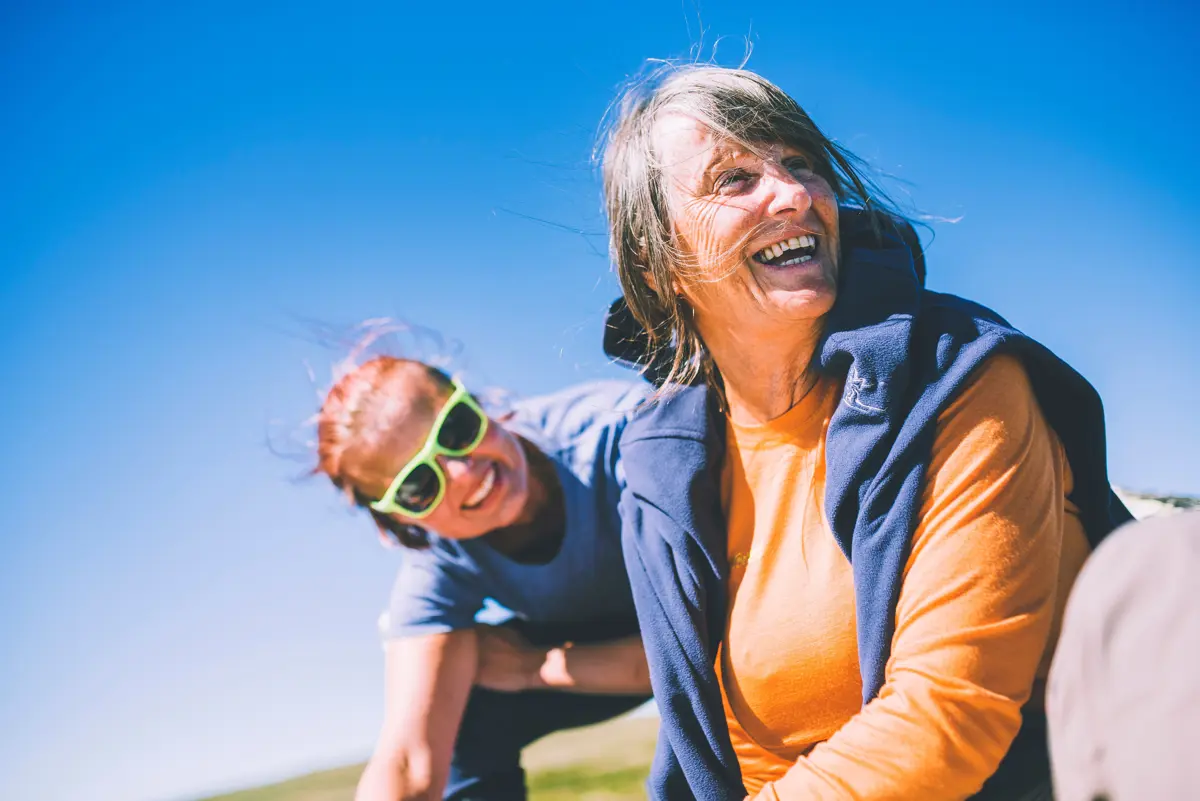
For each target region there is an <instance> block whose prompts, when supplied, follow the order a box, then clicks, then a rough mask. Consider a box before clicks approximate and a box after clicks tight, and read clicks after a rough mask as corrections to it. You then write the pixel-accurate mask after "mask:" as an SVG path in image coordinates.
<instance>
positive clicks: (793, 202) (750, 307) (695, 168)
mask: <svg viewBox="0 0 1200 801" xmlns="http://www.w3.org/2000/svg"><path fill="white" fill-rule="evenodd" d="M655 142H656V146H657V149H658V153H659V158H660V160H661V161H662V162H663V164H664V165H665V166H664V178H665V183H666V191H667V197H668V199H669V202H670V208H671V214H672V218H673V222H674V225H675V233H676V235H677V237H678V240H679V247H680V248H681V250H682V251H683V254H684V257H685V261H686V264H685V265H683V269H682V270H680V273H679V278H678V285H677V287H676V288H677V290H679V291H681V292H682V293H683V295H684V297H686V298H687V300H688V301H689V303H690V304H691V306H692V308H693V310H694V312H695V315H696V323H697V325H698V326H699V328H700V331H701V334H702V335H704V334H705V332H706V331H712V330H715V329H716V328H717V327H725V328H728V327H734V326H737V327H743V328H747V329H751V330H753V329H761V330H769V329H770V328H771V327H777V326H779V325H789V324H790V325H794V324H795V323H796V322H798V321H802V320H808V321H813V322H814V323H815V322H817V321H818V320H819V319H820V318H821V317H822V316H823V315H824V314H826V313H827V312H828V311H829V309H830V308H832V306H833V302H834V300H835V299H836V297H837V272H838V246H839V242H838V211H837V198H836V197H835V196H834V193H833V189H832V188H831V187H830V185H829V183H828V182H827V181H826V180H825V179H824V178H822V177H821V176H819V175H817V174H816V173H815V172H813V170H812V161H811V159H810V157H809V156H808V155H807V154H805V153H803V152H800V151H799V150H796V149H794V148H791V147H789V146H787V145H782V144H770V143H767V144H763V145H759V146H756V147H755V151H756V152H751V151H750V150H748V149H747V148H745V147H743V146H741V145H738V144H736V143H733V142H729V141H726V140H724V139H721V138H718V137H717V136H715V135H714V134H713V133H712V131H710V130H709V129H708V128H707V127H705V126H704V125H703V124H701V123H700V122H698V121H696V120H695V119H693V118H691V117H687V116H683V115H680V114H672V115H666V116H664V117H663V118H662V119H660V120H659V121H658V123H657V124H656V130H655ZM693 267H694V268H695V269H693ZM693 276H694V277H693ZM706 338H707V336H706Z"/></svg>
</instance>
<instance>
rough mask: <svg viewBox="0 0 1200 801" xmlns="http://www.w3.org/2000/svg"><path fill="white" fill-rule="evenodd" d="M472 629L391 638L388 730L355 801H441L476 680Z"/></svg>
mask: <svg viewBox="0 0 1200 801" xmlns="http://www.w3.org/2000/svg"><path fill="white" fill-rule="evenodd" d="M477 659H478V656H477V642H476V635H475V632H474V631H473V630H470V629H466V630H460V631H452V632H449V633H440V634H428V635H424V636H419V637H406V638H402V639H397V640H392V641H391V642H389V643H388V646H387V656H386V663H385V668H384V672H385V677H384V680H385V693H384V695H385V704H386V706H385V710H384V720H383V730H382V731H381V732H380V735H379V742H378V743H377V744H376V746H375V753H374V754H373V755H372V756H371V759H370V761H369V762H368V763H367V767H366V769H365V770H364V771H363V775H362V778H361V779H360V780H359V783H358V791H357V792H356V794H355V801H437V800H438V799H440V798H441V797H442V790H443V788H444V787H445V784H446V780H447V777H448V775H449V772H450V759H451V756H452V754H453V750H454V741H455V738H456V737H457V736H458V727H459V724H460V723H461V722H462V716H463V710H464V709H465V708H466V704H467V697H468V696H469V695H470V692H471V686H472V684H473V683H474V680H475V667H476V662H477Z"/></svg>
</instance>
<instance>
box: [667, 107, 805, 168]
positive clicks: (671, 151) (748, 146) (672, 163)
mask: <svg viewBox="0 0 1200 801" xmlns="http://www.w3.org/2000/svg"><path fill="white" fill-rule="evenodd" d="M654 145H655V149H656V150H657V151H658V154H659V160H660V162H661V163H662V165H663V166H664V167H665V168H666V169H667V170H668V171H670V172H674V173H676V174H679V173H686V172H698V173H702V172H704V171H705V170H708V169H711V168H712V167H714V166H717V165H720V164H723V163H725V162H730V161H737V160H739V159H743V158H752V159H763V158H769V157H776V158H778V157H779V156H781V155H785V154H791V153H799V152H800V150H799V148H796V147H794V146H792V145H791V144H789V143H787V142H784V141H782V140H777V141H771V142H753V143H749V142H743V141H741V140H738V139H735V138H733V137H730V136H727V135H725V134H722V133H718V132H717V131H714V130H713V129H712V128H711V127H709V126H708V125H707V124H705V123H704V122H703V121H702V120H698V119H696V118H695V117H690V116H688V115H685V114H677V113H676V114H664V115H663V116H662V117H660V118H659V119H658V121H657V123H656V124H655V128H654Z"/></svg>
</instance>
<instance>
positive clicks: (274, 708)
mask: <svg viewBox="0 0 1200 801" xmlns="http://www.w3.org/2000/svg"><path fill="white" fill-rule="evenodd" d="M104 5H105V8H104V9H103V10H97V8H96V6H97V4H75V3H54V4H50V3H40V4H34V3H25V4H23V7H21V5H18V4H7V5H6V6H5V7H4V9H3V10H2V11H0V143H2V144H3V147H0V243H2V244H0V365H3V369H4V371H5V375H6V378H5V380H4V391H3V392H2V393H0V419H3V420H4V421H5V422H6V431H7V437H6V440H5V448H4V458H3V459H2V460H0V479H2V481H0V486H2V487H3V490H2V491H3V493H4V497H3V500H4V503H3V508H4V510H5V511H4V515H3V518H0V519H2V521H3V528H2V531H3V540H2V542H3V548H4V557H3V559H2V560H0V640H2V641H3V642H4V643H5V658H4V659H3V660H0V719H3V720H5V721H6V724H7V725H6V726H5V727H4V732H3V733H2V734H0V738H3V740H2V741H0V776H3V779H0V790H2V792H0V795H3V796H4V797H12V798H35V797H36V798H40V799H45V801H60V800H63V801H65V800H66V799H87V801H110V800H112V801H115V800H117V799H120V801H143V800H144V801H156V800H157V799H172V798H186V797H189V796H195V795H198V794H202V793H204V792H206V791H210V790H218V789H222V788H227V787H235V786H239V785H243V784H247V783H255V782H257V781H259V780H263V779H270V778H275V777H280V776H285V775H288V774H291V773H293V772H296V771H300V770H304V769H308V768H312V767H319V766H324V765H329V764H337V763H339V762H342V761H348V760H351V759H357V758H361V757H363V756H365V754H366V753H367V751H368V749H369V747H370V744H371V742H372V740H373V738H374V735H375V732H376V727H377V725H378V723H379V719H380V702H381V684H380V678H381V670H380V668H381V661H380V653H379V648H378V643H377V642H376V639H375V633H374V620H375V617H376V615H377V613H378V612H379V610H380V608H381V607H382V604H383V602H384V599H385V597H386V594H387V590H388V587H389V584H390V581H391V577H392V575H393V573H394V571H395V568H396V565H397V559H398V558H399V557H398V555H397V554H395V553H391V552H384V551H382V550H380V549H379V548H378V547H377V546H376V544H375V541H374V536H373V534H372V533H371V531H370V526H369V524H368V523H367V522H366V521H364V520H363V519H361V518H360V517H358V516H356V515H354V514H352V513H351V512H349V511H347V510H346V509H345V508H344V507H343V506H342V505H341V504H340V502H339V500H338V499H337V497H336V495H335V494H334V493H333V492H332V491H331V490H330V489H329V488H328V487H326V486H324V485H323V484H322V483H321V482H319V481H311V482H307V483H299V484H297V483H296V482H294V481H292V480H291V478H292V477H293V476H295V474H296V473H297V465H296V464H294V463H290V462H287V461H284V460H281V459H279V458H277V457H276V456H273V455H272V454H271V453H270V452H269V451H268V449H267V448H266V447H265V446H264V438H265V436H266V434H267V432H268V430H270V421H272V420H276V419H280V420H285V421H290V422H293V423H295V422H299V421H300V420H302V419H304V418H305V417H307V416H308V415H309V414H311V413H312V412H313V411H314V410H315V406H316V395H315V393H314V390H315V388H316V387H314V385H313V384H312V383H311V382H310V380H309V379H308V377H307V375H306V372H305V366H304V365H305V363H306V361H307V362H310V363H312V364H313V366H314V368H315V369H316V370H317V375H318V379H319V381H318V383H319V384H320V383H322V382H324V381H326V380H327V379H328V375H329V372H328V370H329V365H330V363H331V361H332V360H333V359H334V358H336V355H337V354H335V353H332V352H330V351H328V350H325V349H322V348H320V347H318V346H317V345H315V344H314V343H313V342H312V341H311V339H309V338H306V337H305V336H303V335H302V331H303V326H301V325H300V324H299V323H298V322H297V321H298V320H302V319H315V320H320V321H324V322H329V323H333V324H338V325H348V324H352V323H354V322H357V321H359V320H362V319H364V318H368V317H375V316H380V315H392V316H398V317H401V318H404V319H406V320H409V321H411V322H414V323H419V324H421V325H424V326H428V327H430V328H432V329H434V330H436V331H438V332H440V333H441V334H443V335H444V336H446V337H448V338H453V339H457V340H459V341H461V342H462V343H464V345H465V358H463V359H461V360H460V362H459V364H460V365H462V366H468V367H469V368H470V372H469V373H468V374H469V375H470V376H471V377H472V378H473V379H474V380H475V382H476V383H481V382H482V383H487V384H491V385H499V386H504V387H507V388H509V389H511V390H514V391H516V392H518V393H523V394H529V393H535V392H539V391H542V390H548V389H552V388H554V387H557V386H560V385H563V384H565V383H567V382H570V381H574V380H581V379H585V378H594V377H599V376H614V375H619V374H620V373H619V371H618V370H617V369H616V368H614V367H611V366H609V365H606V364H605V361H604V359H603V357H602V355H601V354H600V352H599V341H600V324H601V320H602V314H603V310H604V308H605V306H606V304H607V302H608V301H609V300H610V298H611V297H612V296H614V295H615V294H616V285H615V282H614V280H613V278H612V277H611V275H610V274H609V271H608V264H607V259H606V258H605V257H604V256H603V255H602V254H603V252H604V247H605V244H604V239H603V236H602V232H603V229H604V221H603V218H602V217H601V214H600V199H599V189H598V185H597V182H596V176H595V172H594V170H593V169H592V168H591V166H590V164H589V155H590V149H591V146H592V144H593V142H594V139H595V134H596V128H597V123H598V121H599V119H600V117H601V114H602V113H603V112H604V110H605V108H606V106H607V104H608V103H609V102H610V101H611V100H612V98H613V96H614V92H615V88H616V87H617V85H618V84H619V83H620V82H621V81H622V80H624V78H625V77H626V76H627V75H629V74H630V73H632V72H634V71H636V70H637V69H639V67H640V66H641V64H642V62H643V61H644V60H645V59H647V58H651V57H678V56H686V55H687V54H688V52H689V51H690V50H691V49H692V48H693V47H694V46H697V45H702V46H703V52H704V54H705V55H706V56H708V55H711V53H712V48H713V46H714V45H716V44H718V43H719V47H718V52H717V59H718V61H721V62H723V63H727V64H728V63H733V62H736V61H738V60H739V59H740V56H741V54H742V52H743V51H744V49H745V42H746V40H747V38H748V39H749V40H750V41H751V42H752V43H753V45H754V54H753V56H752V58H751V60H750V62H749V66H750V67H752V68H754V69H756V70H758V71H759V72H762V73H763V74H765V75H766V76H768V77H769V78H771V79H773V80H775V81H776V82H777V83H779V84H781V85H782V86H783V87H784V88H785V89H787V90H788V91H790V92H791V93H792V94H793V95H794V96H795V97H796V98H797V99H798V100H799V101H800V102H801V104H802V105H804V106H805V107H806V108H807V109H808V110H809V111H810V112H811V113H812V115H813V116H814V118H815V119H816V120H817V121H818V123H819V124H821V125H822V127H823V128H824V129H825V130H826V132H827V133H829V134H831V135H832V136H834V137H835V138H837V139H839V140H840V141H842V142H843V143H844V144H846V145H847V146H849V147H850V148H851V149H853V150H855V151H856V152H858V153H859V154H860V155H862V156H865V157H867V158H868V159H870V160H871V161H872V163H873V164H875V165H876V166H877V167H878V168H879V169H881V170H883V171H886V172H888V173H891V174H894V175H896V176H897V177H898V178H900V179H902V180H903V181H905V182H906V184H905V185H906V186H907V188H908V191H909V192H910V193H911V200H912V202H913V203H914V204H915V205H916V206H917V207H919V208H920V209H922V210H923V211H925V212H928V213H931V214H935V215H940V216H943V217H950V218H961V220H960V221H959V222H957V223H955V224H952V225H950V224H940V225H937V226H936V232H937V236H936V241H935V242H934V243H933V244H932V246H931V247H930V249H929V271H930V284H931V285H932V286H933V287H935V288H937V289H941V290H944V291H950V292H956V293H958V294H962V295H966V296H968V297H971V298H973V299H975V300H979V301H981V302H984V303H986V304H988V305H990V306H993V307H994V308H996V309H998V310H999V311H1001V312H1002V313H1004V314H1005V315H1006V316H1008V317H1009V318H1010V319H1011V320H1012V321H1013V322H1014V323H1016V324H1017V325H1019V326H1021V327H1022V328H1024V329H1025V330H1026V331H1028V332H1029V333H1031V334H1033V335H1034V336H1036V337H1038V338H1040V339H1042V340H1043V341H1044V342H1046V343H1047V344H1048V345H1050V346H1051V347H1052V348H1053V349H1055V350H1056V351H1057V352H1058V353H1059V354H1060V355H1062V356H1063V357H1064V358H1066V359H1067V360H1068V361H1070V362H1071V363H1072V364H1074V365H1075V366H1076V367H1077V368H1078V369H1079V370H1080V371H1081V372H1083V373H1084V374H1085V375H1086V376H1088V377H1089V378H1090V379H1091V380H1092V381H1093V383H1094V384H1095V385H1096V386H1097V388H1098V389H1099V390H1100V392H1101V394H1102V396H1103V397H1104V399H1105V403H1106V408H1107V415H1108V422H1109V426H1110V430H1109V450H1110V457H1111V470H1112V474H1113V476H1114V477H1115V480H1116V481H1117V482H1118V483H1120V484H1121V485H1124V486H1127V487H1131V488H1135V489H1147V490H1161V491H1173V492H1185V493H1200V458H1198V457H1197V455H1196V453H1197V449H1198V446H1200V423H1198V422H1197V417H1196V415H1195V414H1194V413H1193V410H1194V409H1195V407H1196V403H1197V401H1198V400H1200V377H1198V376H1200V371H1198V370H1197V364H1200V323H1197V315H1196V310H1195V307H1196V304H1197V302H1198V301H1200V269H1198V267H1197V260H1196V256H1195V247H1194V244H1193V243H1191V242H1190V241H1189V240H1190V237H1191V236H1192V235H1194V229H1195V222H1194V221H1195V220H1196V219H1197V218H1200V195H1198V194H1197V192H1196V191H1195V186H1196V185H1197V183H1198V181H1200V167H1198V161H1197V160H1196V159H1194V158H1192V155H1193V154H1192V150H1193V147H1194V143H1195V141H1196V139H1197V111H1196V108H1195V104H1194V102H1193V101H1194V100H1195V98H1196V97H1200V63H1198V62H1200V59H1198V57H1197V55H1196V50H1195V48H1194V31H1195V25H1196V22H1197V20H1196V19H1195V16H1196V14H1195V12H1194V11H1193V10H1191V9H1185V6H1186V5H1187V4H1183V3H1176V4H1168V3H1146V4H1137V5H1135V4H1133V3H1127V4H1105V3H1098V4H1097V3H1092V4H1087V5H1086V6H1084V5H1083V4H1078V6H1079V8H1080V9H1083V8H1086V9H1087V10H1086V13H1085V12H1083V11H1082V10H1077V11H1072V10H1069V9H1067V8H1066V7H1065V6H1062V7H1059V8H1057V9H1056V8H1055V6H1054V4H1053V3H1049V4H1047V3H1032V2H1023V0H1017V1H1016V2H1009V3H1005V4H1003V6H1002V9H1003V10H996V11H991V12H984V11H981V10H979V9H978V8H977V7H976V5H975V4H963V3H931V4H924V5H923V4H908V5H907V6H905V7H903V8H901V7H900V4H895V3H874V2H866V1H864V2H860V3H855V4H853V6H852V7H847V6H845V5H838V4H795V3H792V4H782V3H771V4H751V3H741V2H727V3H715V2H709V3H704V4H702V5H695V4H692V3H690V2H684V3H680V2H678V1H677V0H672V1H671V2H662V3H659V2H654V1H653V0H651V1H649V2H647V1H646V0H641V2H635V3H625V2H613V1H612V0H606V2H603V3H590V4H570V3H561V2H554V3H549V2H547V3H521V4H495V3H489V4H478V5H473V4H470V3H455V4H433V5H430V6H426V7H420V8H414V7H411V6H409V5H408V4H403V3H392V4H381V5H379V6H365V5H359V4H355V3H340V4H330V5H328V6H319V5H316V4H311V3H306V2H292V3H288V4H280V5H275V6H273V5H269V4H252V5H251V4H242V3H239V4H232V3H229V4H217V3H206V4H197V5H196V6H194V7H189V6H187V5H185V4H169V9H168V7H167V6H163V5H162V4H152V3H144V4H134V3H120V2H109V3H106V4H104ZM201 5H202V6H203V7H202V8H201ZM998 8H1001V7H999V6H998ZM530 218H533V219H532V220H531V219H530ZM536 220H541V221H543V222H537V221H536ZM572 230H574V231H576V232H572Z"/></svg>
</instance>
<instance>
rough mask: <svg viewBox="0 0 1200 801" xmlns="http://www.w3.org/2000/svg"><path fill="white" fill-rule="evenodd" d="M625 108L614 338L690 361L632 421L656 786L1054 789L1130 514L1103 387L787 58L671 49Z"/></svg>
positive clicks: (608, 173)
mask: <svg viewBox="0 0 1200 801" xmlns="http://www.w3.org/2000/svg"><path fill="white" fill-rule="evenodd" d="M620 109H621V110H620V115H619V118H618V119H617V121H616V123H615V125H614V127H613V129H612V131H611V133H610V136H609V140H608V142H607V146H606V151H605V154H604V184H605V194H606V202H607V207H608V214H609V224H610V233H611V247H612V251H613V254H614V257H615V260H616V262H617V267H618V272H619V277H620V280H621V285H622V290H623V293H624V298H625V302H626V304H627V308H626V309H625V311H626V313H625V314H616V315H614V316H613V318H612V320H611V322H610V325H611V326H615V328H614V329H613V330H610V332H609V337H608V339H609V341H610V344H611V343H615V345H616V346H617V347H618V348H625V351H624V352H616V351H614V355H618V356H624V357H626V358H627V359H629V360H631V361H634V362H637V363H638V364H640V365H641V366H642V367H643V368H645V369H647V371H648V372H649V373H650V374H651V375H653V376H655V377H658V378H665V380H666V382H667V383H670V384H675V385H678V386H676V387H675V388H674V389H671V388H668V390H667V391H666V392H665V393H664V397H663V399H662V400H661V402H659V403H657V404H655V405H653V406H652V407H651V408H650V409H649V411H648V412H646V413H645V414H642V415H639V416H638V417H637V418H635V419H634V420H633V421H632V422H631V423H630V424H629V425H628V426H627V427H626V429H625V431H624V434H623V436H622V439H621V449H622V457H623V460H624V465H625V470H626V474H627V484H626V488H625V490H624V493H623V496H622V500H621V515H622V518H623V536H624V540H625V543H624V544H625V556H626V561H627V564H628V568H629V571H630V580H631V583H632V585H633V590H634V598H635V602H636V605H637V612H638V617H639V619H640V622H641V626H642V633H643V637H644V639H645V642H646V645H647V658H648V661H649V665H650V673H651V680H652V684H653V686H654V692H655V697H656V699H657V702H658V706H659V708H660V710H662V716H663V717H662V729H661V732H662V733H661V735H660V740H659V748H658V752H657V753H656V756H655V763H654V768H653V771H652V775H651V780H650V790H651V795H652V797H653V798H655V799H671V801H674V800H675V799H684V798H702V799H705V800H706V801H709V800H710V799H742V798H743V797H745V796H746V795H747V793H749V794H750V795H751V796H753V797H754V798H756V799H780V800H781V801H789V800H790V799H797V800H799V799H804V801H811V800H812V799H922V800H924V801H930V800H936V799H961V798H966V797H969V796H973V795H976V794H978V795H977V796H976V797H979V798H991V799H1017V798H1041V797H1047V796H1048V793H1049V772H1048V765H1047V756H1046V743H1045V728H1044V720H1045V718H1044V714H1043V712H1042V686H1043V685H1042V680H1043V678H1044V677H1045V675H1046V671H1047V667H1048V664H1049V660H1050V657H1051V654H1052V652H1053V649H1054V644H1055V641H1056V638H1057V631H1058V621H1059V619H1060V615H1061V612H1062V609H1063V605H1064V602H1065V599H1066V597H1067V593H1068V591H1069V590H1070V588H1071V584H1072V582H1073V581H1074V579H1075V576H1076V573H1077V572H1078V571H1079V569H1080V567H1081V565H1082V564H1083V561H1084V559H1085V557H1086V556H1087V554H1088V553H1089V550H1090V548H1091V546H1092V545H1093V544H1094V543H1096V542H1097V541H1099V540H1100V539H1101V538H1102V537H1104V536H1105V535H1106V534H1107V533H1108V532H1109V531H1110V530H1111V529H1112V528H1113V526H1114V524H1115V523H1116V522H1117V521H1119V520H1123V519H1125V518H1126V516H1127V513H1126V512H1125V510H1124V508H1123V507H1121V506H1120V503H1119V501H1115V500H1114V498H1113V496H1112V494H1111V490H1110V489H1109V486H1108V479H1107V472H1106V467H1105V456H1104V438H1103V416H1102V412H1101V408H1100V402H1099V398H1098V397H1097V396H1096V394H1095V391H1094V390H1092V388H1091V387H1090V386H1089V385H1088V384H1087V382H1086V381H1084V380H1083V379H1082V378H1081V377H1079V376H1078V375H1077V374H1076V373H1075V372H1074V371H1072V370H1071V369H1070V368H1069V367H1068V366H1067V365H1065V364H1063V363H1062V362H1061V361H1059V360H1058V359H1056V358H1055V357H1054V356H1053V355H1052V354H1050V353H1049V352H1048V351H1047V350H1045V349H1044V348H1043V347H1041V346H1039V345H1038V344H1037V343H1035V342H1033V341H1032V340H1030V339H1028V338H1027V337H1025V336H1023V335H1022V334H1020V333H1019V332H1017V331H1015V330H1014V329H1012V328H1011V327H1010V326H1008V324H1007V323H1005V322H1004V320H1002V319H1001V318H1000V317H998V316H997V315H995V314H994V313H993V312H991V311H989V310H987V309H984V308H982V307H980V306H978V305H975V304H972V303H969V302H967V301H964V300H961V299H958V298H953V297H950V296H946V295H939V294H936V293H932V292H928V291H925V290H924V289H923V288H922V286H921V282H920V281H919V278H918V272H919V271H918V269H917V265H918V264H919V263H920V262H919V260H920V253H919V247H914V244H915V243H914V242H913V240H912V237H909V236H904V235H903V234H904V233H906V232H908V231H910V230H911V229H909V228H908V227H907V226H906V224H904V223H902V222H900V221H898V219H897V218H896V216H895V215H888V214H884V213H882V211H881V209H882V210H886V208H887V207H886V206H884V205H883V204H881V203H880V202H879V195H878V194H875V193H873V192H872V191H871V188H870V185H869V184H867V183H866V182H865V181H864V180H863V179H862V177H861V176H860V174H859V172H858V171H857V170H856V168H855V163H856V162H855V160H854V159H853V157H852V156H851V155H850V154H848V153H846V152H845V151H844V150H842V149H840V148H839V147H838V146H837V145H835V144H834V143H833V142H832V141H830V140H829V139H828V138H826V137H825V136H824V135H823V134H822V133H821V132H820V130H819V129H818V128H817V127H816V125H815V124H814V123H813V122H812V120H811V119H810V118H809V117H808V115H807V114H806V113H805V112H804V111H803V110H802V109H801V108H800V106H799V105H798V104H797V103H796V102H795V101H794V100H793V99H792V98H791V97H789V96H788V95H787V94H786V93H784V92H783V91H782V90H780V89H779V88H778V87H776V86H774V85H773V84H771V83H770V82H768V81H767V80H765V79H763V78H762V77H760V76H758V75H755V74H753V73H750V72H745V71H739V70H728V69H721V68H716V67H707V66H691V67H678V68H669V69H666V70H665V71H663V72H662V73H660V74H659V75H658V76H657V80H656V82H655V83H650V84H647V85H646V86H645V87H641V88H639V89H638V90H636V91H634V92H631V93H630V94H629V96H627V97H626V98H625V99H624V102H623V104H622V105H621V106H620ZM631 320H633V321H636V323H637V325H636V326H632V327H630V326H628V325H626V324H627V323H629V322H630V321H631ZM630 347H632V348H633V350H632V352H631V351H630V350H629V348H630ZM689 385H690V386H689Z"/></svg>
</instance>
